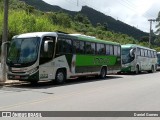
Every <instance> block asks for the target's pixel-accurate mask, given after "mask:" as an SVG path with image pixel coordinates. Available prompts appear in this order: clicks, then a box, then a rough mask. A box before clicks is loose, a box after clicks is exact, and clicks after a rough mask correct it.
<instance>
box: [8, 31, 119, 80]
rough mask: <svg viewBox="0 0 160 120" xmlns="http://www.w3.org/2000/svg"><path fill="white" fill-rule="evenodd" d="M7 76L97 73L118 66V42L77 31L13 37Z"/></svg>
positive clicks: (113, 70)
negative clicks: (74, 32)
mask: <svg viewBox="0 0 160 120" xmlns="http://www.w3.org/2000/svg"><path fill="white" fill-rule="evenodd" d="M7 65H8V75H7V76H8V79H10V80H20V81H29V82H31V83H36V82H38V81H39V80H55V81H56V82H57V83H63V82H64V81H65V80H66V79H69V78H73V77H80V76H89V75H94V76H100V77H101V78H105V77H106V75H107V74H110V73H116V72H118V71H119V70H120V69H121V45H120V44H119V43H115V42H109V41H104V40H99V39H96V38H94V37H90V36H85V35H80V34H65V33H58V32H34V33H26V34H21V35H17V36H14V37H13V39H12V40H11V43H10V46H9V50H8V55H7Z"/></svg>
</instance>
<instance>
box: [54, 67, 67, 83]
mask: <svg viewBox="0 0 160 120" xmlns="http://www.w3.org/2000/svg"><path fill="white" fill-rule="evenodd" d="M65 81H66V73H65V71H64V70H63V69H59V70H58V71H57V73H56V78H55V82H56V83H57V84H63V83H64V82H65Z"/></svg>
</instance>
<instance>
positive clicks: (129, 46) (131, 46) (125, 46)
mask: <svg viewBox="0 0 160 120" xmlns="http://www.w3.org/2000/svg"><path fill="white" fill-rule="evenodd" d="M121 47H122V49H123V48H134V47H139V48H143V49H149V50H154V49H151V48H148V47H144V46H140V45H136V44H125V45H122V46H121ZM154 51H156V50H154Z"/></svg>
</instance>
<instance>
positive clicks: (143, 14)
mask: <svg viewBox="0 0 160 120" xmlns="http://www.w3.org/2000/svg"><path fill="white" fill-rule="evenodd" d="M43 1H45V2H47V3H49V4H52V5H58V6H60V7H62V8H64V9H67V10H71V11H80V10H81V8H82V6H84V5H87V6H89V7H92V8H94V9H96V10H98V11H100V12H102V13H104V14H106V15H109V16H112V17H113V18H115V19H118V20H120V21H122V22H125V23H127V24H129V25H131V26H134V27H137V28H138V29H140V30H142V31H145V32H149V22H148V19H150V18H154V19H155V18H156V17H157V15H158V12H159V11H160V9H159V5H160V1H159V0H150V1H146V0H111V1H109V0H43ZM154 26H155V24H153V28H154V30H155V27H154Z"/></svg>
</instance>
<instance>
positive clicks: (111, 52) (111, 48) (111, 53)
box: [109, 45, 113, 55]
mask: <svg viewBox="0 0 160 120" xmlns="http://www.w3.org/2000/svg"><path fill="white" fill-rule="evenodd" d="M109 49H110V50H109V51H110V55H113V45H110V46H109Z"/></svg>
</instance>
